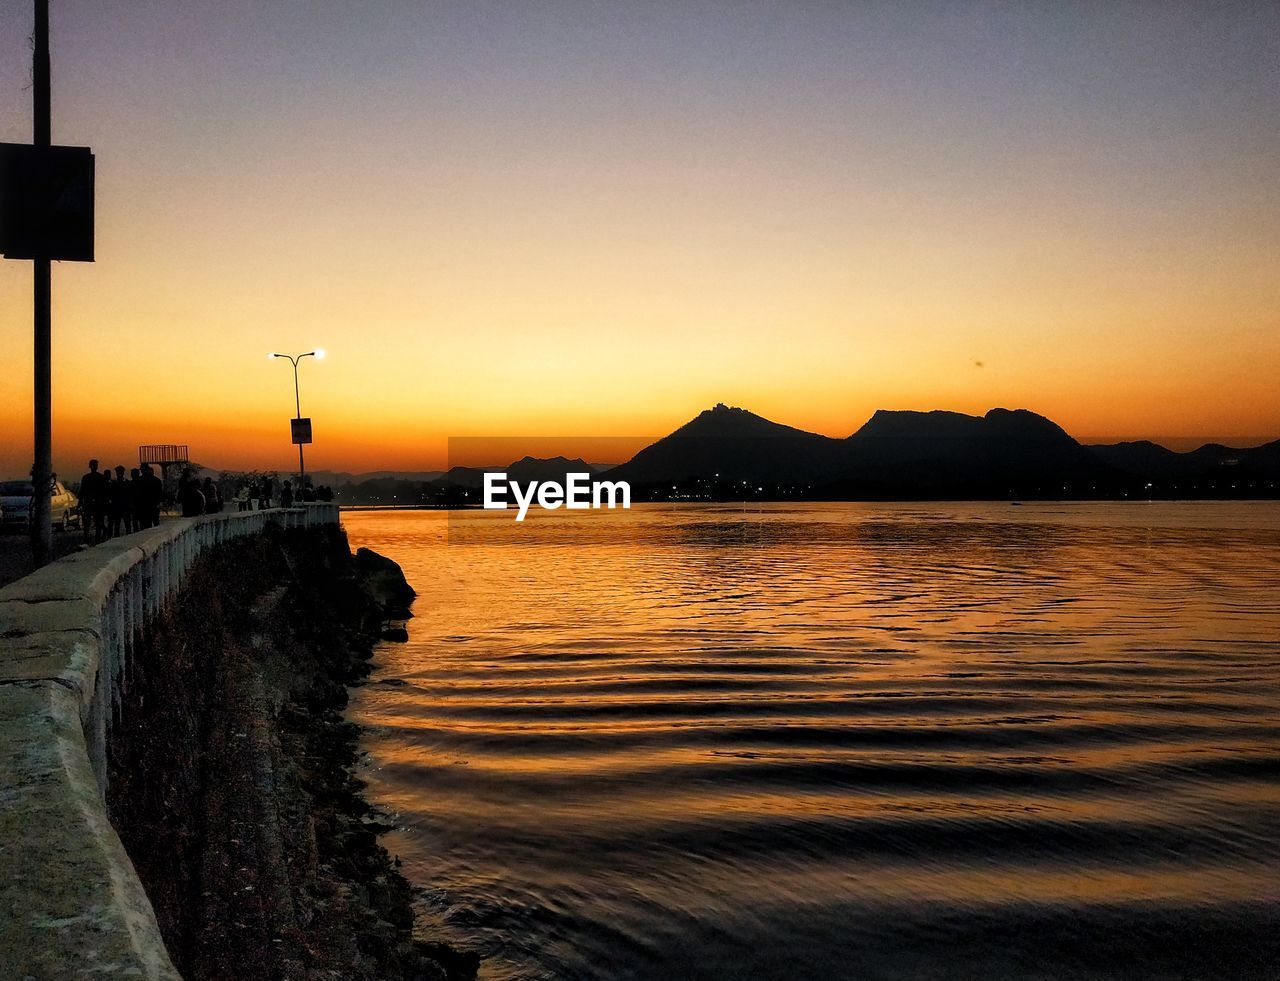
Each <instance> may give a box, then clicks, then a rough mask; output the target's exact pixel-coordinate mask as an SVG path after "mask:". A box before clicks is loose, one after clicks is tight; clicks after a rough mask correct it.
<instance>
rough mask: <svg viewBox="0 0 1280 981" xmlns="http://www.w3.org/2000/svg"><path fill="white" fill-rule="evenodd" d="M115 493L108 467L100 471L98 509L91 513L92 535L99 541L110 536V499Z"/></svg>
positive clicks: (103, 540)
mask: <svg viewBox="0 0 1280 981" xmlns="http://www.w3.org/2000/svg"><path fill="white" fill-rule="evenodd" d="M115 495H116V489H115V484H114V482H113V481H112V479H111V468H110V467H108V468H107V469H106V470H104V471H102V483H101V484H99V485H98V509H97V510H96V511H95V512H94V514H93V528H94V535H95V536H96V537H97V539H98V541H99V542H105V541H106V540H107V539H108V538H110V537H111V501H112V499H113V498H114V497H115Z"/></svg>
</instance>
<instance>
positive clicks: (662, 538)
mask: <svg viewBox="0 0 1280 981" xmlns="http://www.w3.org/2000/svg"><path fill="white" fill-rule="evenodd" d="M343 523H344V524H345V525H346V527H347V530H348V533H349V535H350V538H351V542H352V545H353V546H358V545H368V546H370V547H372V548H374V549H376V550H377V551H379V552H382V553H384V554H386V555H389V556H390V557H392V558H394V559H395V560H396V561H398V562H400V563H401V565H402V566H403V567H404V570H405V573H406V575H407V576H408V578H409V580H410V582H411V583H412V584H413V585H414V586H415V588H417V590H418V591H419V594H420V595H419V599H418V601H417V604H416V605H415V607H414V612H415V614H416V618H415V619H414V620H412V621H411V622H410V624H409V642H408V643H406V644H402V645H383V646H382V647H381V648H380V650H379V653H378V657H377V663H378V665H379V668H378V670H377V671H376V672H375V674H374V675H373V677H372V678H371V680H370V683H369V684H368V685H366V686H365V687H363V688H361V689H359V690H358V691H357V692H356V693H355V694H354V696H353V703H352V716H353V717H354V718H355V719H357V720H358V721H360V722H362V723H364V724H365V725H367V726H368V727H369V735H368V738H367V740H366V749H367V750H368V751H369V764H368V766H367V767H366V769H365V772H364V773H363V776H365V777H366V778H367V779H368V780H369V781H370V785H371V786H370V794H371V796H372V797H373V799H374V800H376V801H377V802H378V803H380V804H381V805H383V806H384V807H386V808H387V809H388V810H390V811H392V812H394V813H395V814H396V815H397V823H398V824H399V826H400V828H401V830H399V831H397V832H394V833H392V834H391V835H389V836H388V837H387V839H386V844H387V845H388V847H389V848H390V849H391V850H392V851H393V852H396V853H398V854H399V855H400V857H401V858H402V860H403V861H404V871H405V872H406V874H407V875H408V876H409V878H410V879H411V880H412V881H413V882H414V883H415V884H417V885H420V886H423V887H425V891H424V893H423V895H422V898H421V901H420V902H421V910H420V912H421V914H422V920H423V921H424V922H426V923H429V924H431V925H432V926H433V927H434V928H435V929H436V930H437V931H438V932H439V933H442V934H443V935H445V936H446V937H448V938H452V939H454V940H455V941H458V942H461V943H463V944H464V945H467V946H471V947H474V948H478V949H479V950H480V951H481V952H482V953H483V954H484V956H485V958H486V960H485V964H484V967H483V969H482V977H485V978H491V979H514V978H600V979H605V978H608V979H613V978H620V979H625V978H636V979H664V981H666V979H681V978H690V979H697V978H735V979H747V978H765V979H771V978H777V979H798V978H813V979H820V978H850V979H860V981H878V979H895V981H897V979H905V978H910V979H933V978H955V979H959V978H966V979H968V978H972V979H986V978H1020V979H1021V978H1027V979H1033V978H1045V979H1050V978H1052V979H1084V978H1090V979H1092V978H1125V979H1130V978H1139V979H1147V978H1149V979H1157V978H1158V979H1169V978H1188V979H1190V978H1222V979H1233V981H1234V979H1241V978H1278V977H1280V505H1278V504H1275V503H1257V504H1250V503H1229V504H1213V503H1195V504H1138V503H1133V504H1123V505H1115V504H1071V505H1061V504H1027V505H1025V506H1022V507H1012V506H1010V505H1008V504H954V505H952V504H947V505H919V504H915V505H872V504H832V505H806V506H788V505H773V506H769V505H766V506H763V507H761V506H758V505H751V506H749V507H748V508H747V509H743V507H742V506H741V505H737V506H721V505H700V506H697V505H695V506H677V505H648V506H641V507H637V508H635V509H633V510H632V511H630V512H616V513H605V512H585V513H579V514H575V515H574V516H573V517H570V516H568V515H566V514H565V513H564V512H553V513H544V514H541V515H539V514H533V515H531V520H530V521H529V522H528V523H527V527H519V526H516V525H515V524H514V522H512V521H511V518H510V515H509V514H502V513H497V512H466V513H453V514H449V515H446V514H443V513H438V512H437V513H429V512H350V513H344V515H343ZM451 530H452V532H453V535H452V541H453V544H449V542H450V540H451V536H450V531H451Z"/></svg>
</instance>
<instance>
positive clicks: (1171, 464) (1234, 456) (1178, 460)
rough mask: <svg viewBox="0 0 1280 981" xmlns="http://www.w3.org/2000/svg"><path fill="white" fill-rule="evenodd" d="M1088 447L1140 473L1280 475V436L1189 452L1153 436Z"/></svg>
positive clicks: (1132, 472)
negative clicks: (1162, 443)
mask: <svg viewBox="0 0 1280 981" xmlns="http://www.w3.org/2000/svg"><path fill="white" fill-rule="evenodd" d="M1087 449H1088V450H1089V451H1090V452H1092V453H1094V454H1095V455H1097V456H1098V457H1099V458H1100V459H1102V460H1104V461H1106V462H1107V464H1108V465H1110V466H1112V467H1114V468H1115V469H1116V470H1119V471H1121V472H1122V473H1126V474H1130V475H1133V476H1138V477H1147V478H1164V479H1175V478H1177V479H1181V480H1183V481H1186V480H1216V479H1219V478H1222V479H1228V480H1231V479H1234V480H1249V479H1256V480H1267V479H1276V478H1280V440H1273V441H1272V442H1270V443H1264V444H1263V445H1261V446H1254V447H1249V448H1246V449H1236V448H1233V447H1230V446H1223V445H1222V444H1221V443H1205V444H1204V446H1201V447H1199V448H1198V449H1195V450H1191V451H1190V452H1187V453H1176V452H1174V451H1173V450H1170V449H1168V448H1166V447H1163V446H1160V445H1159V444H1158V443H1152V442H1151V441H1150V440H1136V441H1133V442H1124V443H1107V444H1101V445H1096V446H1089V447H1087Z"/></svg>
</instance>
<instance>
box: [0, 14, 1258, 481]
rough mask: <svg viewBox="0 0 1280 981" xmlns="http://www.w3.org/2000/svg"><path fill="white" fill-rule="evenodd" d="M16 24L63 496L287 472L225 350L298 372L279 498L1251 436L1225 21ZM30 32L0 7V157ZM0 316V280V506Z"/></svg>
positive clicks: (1254, 169) (13, 356) (1253, 362)
mask: <svg viewBox="0 0 1280 981" xmlns="http://www.w3.org/2000/svg"><path fill="white" fill-rule="evenodd" d="M54 6H55V9H54V24H53V59H54V60H53V65H54V111H55V121H54V138H55V140H56V141H59V142H65V143H79V144H87V145H91V146H93V147H94V148H95V151H96V152H97V154H98V157H97V165H98V221H97V226H98V239H97V262H96V263H94V264H71V263H65V264H61V265H58V266H55V269H54V370H55V387H54V393H55V412H54V426H55V428H54V435H55V451H54V455H55V465H56V466H57V467H58V468H59V469H60V470H62V471H63V472H75V473H78V472H79V471H80V470H81V469H82V468H83V461H84V459H86V458H87V457H88V456H89V455H96V456H99V457H101V458H103V459H104V460H105V461H107V462H110V463H113V464H114V463H115V462H117V461H119V462H126V463H127V462H129V461H130V460H131V459H133V458H135V457H136V446H137V444H138V443H141V442H180V443H187V444H189V445H190V446H191V450H192V456H193V458H195V459H198V460H199V461H201V462H203V463H206V464H208V465H213V466H219V467H277V468H281V469H287V468H289V467H290V466H292V465H293V464H294V463H295V462H296V453H295V452H294V450H293V448H292V447H291V446H290V445H289V443H288V418H289V417H290V416H291V415H292V414H293V390H292V376H291V372H290V370H289V367H288V365H287V363H286V362H281V361H277V362H274V363H272V362H269V361H268V360H267V359H266V357H265V355H266V352H267V351H268V350H272V349H274V350H285V351H290V352H297V351H302V350H309V349H311V348H313V347H316V346H322V347H325V348H326V349H327V350H328V354H329V356H328V358H327V359H326V360H325V361H324V362H321V363H316V362H312V361H306V362H304V363H303V366H302V397H303V411H304V414H307V415H310V416H312V417H313V418H314V420H315V431H316V443H315V444H314V446H312V447H311V448H310V450H309V452H308V466H309V468H314V469H339V470H372V469H393V468H394V469H427V468H434V467H437V466H441V465H443V464H444V462H445V445H446V439H447V438H448V437H450V436H468V435H474V436H503V435H512V436H518V435H526V434H534V435H536V434H542V435H565V434H567V435H581V436H603V435H612V434H622V435H636V436H639V435H652V436H657V435H661V434H664V433H666V432H668V431H670V430H671V429H673V428H674V427H676V426H678V425H680V424H681V423H683V422H685V421H687V420H688V419H689V418H690V417H692V416H693V415H695V414H696V413H697V412H698V411H700V410H701V409H704V408H706V407H708V406H710V405H712V404H713V403H715V402H718V401H724V402H727V403H730V404H735V405H742V406H744V407H747V408H750V409H752V410H753V411H756V412H758V413H760V414H762V415H765V416H767V417H770V418H773V419H775V420H777V421H780V422H784V423H787V424H790V425H794V426H799V427H802V428H806V429H812V430H815V431H818V432H823V433H827V434H830V435H835V436H844V435H848V434H849V433H850V432H852V431H853V430H855V429H856V428H857V427H858V426H860V425H861V424H862V423H863V422H864V421H865V420H866V418H867V417H868V416H869V415H870V414H871V413H872V412H873V411H874V410H875V409H876V408H880V407H884V408H921V409H923V408H947V409H955V410H959V411H965V412H975V413H979V412H983V411H985V410H986V409H988V408H990V407H992V406H995V405H1002V406H1008V407H1026V408H1031V409H1033V410H1035V411H1038V412H1041V413H1043V414H1045V415H1047V416H1049V417H1050V418H1052V419H1054V420H1055V421H1057V422H1058V423H1060V424H1061V425H1063V426H1064V427H1065V428H1066V429H1067V430H1068V431H1069V432H1071V433H1073V434H1074V435H1077V436H1080V437H1095V436H1121V435H1123V436H1137V435H1149V436H1153V437H1176V436H1201V435H1203V436H1219V437H1221V436H1252V437H1265V436H1270V437H1274V436H1277V435H1280V394H1277V388H1276V383H1275V379H1276V377H1277V369H1280V277H1278V276H1277V274H1276V270H1277V268H1280V205H1278V204H1277V194H1276V190H1275V188H1276V187H1277V186H1280V136H1278V135H1277V134H1278V133H1280V126H1278V125H1276V124H1277V119H1276V104H1275V100H1274V93H1273V92H1271V91H1270V90H1269V88H1268V86H1267V84H1266V79H1267V78H1268V77H1270V78H1271V79H1272V80H1274V63H1275V57H1276V55H1277V52H1276V51H1275V50H1274V48H1275V43H1274V40H1273V39H1274V38H1275V37H1277V36H1280V34H1278V33H1277V30H1276V28H1277V27H1280V24H1277V16H1276V14H1275V11H1274V10H1268V8H1267V7H1266V6H1265V5H1255V6H1245V5H1242V6H1239V7H1233V6H1231V5H1227V6H1225V7H1223V8H1222V9H1221V10H1218V11H1217V12H1216V13H1211V12H1203V11H1202V12H1200V13H1198V14H1193V11H1195V10H1196V9H1197V8H1194V7H1185V8H1184V7H1180V6H1178V5H1176V4H1175V5H1170V7H1169V12H1168V13H1166V14H1164V15H1163V19H1161V18H1159V17H1153V16H1151V12H1150V11H1149V10H1148V11H1145V12H1143V11H1139V10H1137V9H1136V8H1135V9H1133V10H1132V11H1130V12H1129V14H1125V13H1123V12H1117V11H1106V10H1102V9H1099V10H1095V11H1092V12H1086V11H1080V12H1077V13H1075V14H1071V15H1066V14H1062V13H1059V14H1054V15H1052V16H1050V15H1048V14H1044V13H1041V14H1036V13H1035V12H1032V11H1029V10H1028V11H1017V10H1006V11H993V10H989V9H987V8H981V7H977V6H975V7H973V8H961V7H959V6H958V5H957V6H955V7H954V8H953V9H952V8H945V7H943V8H937V9H933V8H924V7H921V8H916V11H915V14H914V15H912V14H909V13H903V12H901V11H899V12H895V9H894V7H893V6H892V5H890V6H886V7H884V8H881V7H877V6H875V5H869V6H868V7H867V8H866V9H865V10H862V11H854V10H832V9H826V8H825V7H824V8H819V7H818V6H816V5H815V6H813V7H809V6H806V5H797V6H796V7H795V8H794V9H785V10H779V9H773V8H765V7H755V6H750V5H748V6H743V5H723V6H721V5H714V4H713V5H709V6H708V7H707V8H706V9H703V8H701V7H699V8H697V9H696V10H690V11H682V10H680V9H678V8H671V9H667V8H662V9H661V10H659V9H658V8H654V9H653V10H652V11H650V12H649V13H647V14H641V13H638V12H637V11H636V10H635V8H634V6H633V7H630V8H628V7H627V6H626V5H618V6H616V7H614V6H612V5H608V4H605V5H592V6H590V7H585V6H579V5H573V4H561V3H549V4H547V5H545V7H543V8H540V9H539V10H536V11H534V10H528V9H524V8H523V7H522V6H520V5H513V6H512V7H510V8H497V9H495V8H486V12H483V13H482V12H478V11H475V10H472V9H470V8H468V7H466V5H448V4H446V5H443V6H442V7H441V8H439V9H435V8H433V9H432V10H430V11H423V10H418V9H417V8H416V7H415V8H414V11H413V12H410V11H409V10H408V9H407V8H406V9H401V8H400V7H399V5H394V6H396V7H397V17H398V19H395V20H393V19H392V18H390V16H389V15H387V14H385V12H381V11H380V12H379V13H377V14H374V15H370V16H368V17H366V18H364V19H359V20H357V18H356V15H355V13H354V12H353V10H354V8H352V6H351V5H344V4H339V3H321V4H317V5H316V7H315V9H313V10H312V9H309V10H307V11H302V10H270V11H264V10H263V9H262V5H260V4H251V3H247V2H239V0H237V2H233V3H228V4H226V5H216V6H217V12H216V13H215V12H213V11H212V10H209V9H206V8H208V7H209V6H210V5H200V4H195V3H177V4H173V5H171V6H170V5H166V9H165V10H161V11H157V10H146V11H142V10H125V11H123V12H122V11H113V12H110V13H109V14H108V12H104V11H103V10H102V9H101V8H99V7H96V6H95V5H93V4H90V3H88V2H87V0H85V2H62V3H58V4H55V5H54ZM140 6H145V5H140ZM962 11H963V12H962ZM1214 17H1217V18H1219V20H1218V21H1215V22H1213V23H1207V22H1208V21H1209V20H1212V19H1213V18H1214ZM29 31H30V11H29V10H27V9H26V5H22V4H19V5H9V6H7V7H6V9H5V12H4V13H3V15H2V16H0V43H2V44H3V49H2V50H0V65H4V66H5V67H4V69H3V74H0V114H2V115H0V124H2V125H0V138H3V139H5V140H11V141H26V140H28V139H29V138H30V115H29V113H30V108H29V100H30V91H29V88H28V87H27V86H28V84H29V75H28V66H29V51H28V49H27V42H26V37H27V34H28V33H29ZM1268 66H1270V68H1268ZM1268 72H1270V74H1268ZM30 290H31V272H30V263H25V262H13V261H3V262H0V345H3V350H4V352H5V355H4V362H3V372H2V377H0V470H2V471H3V473H0V475H4V476H7V475H10V474H18V473H25V472H26V470H27V468H28V467H29V466H30V457H31V450H30V431H31V414H30V413H31V410H30V400H31V379H30V375H31V341H30V302H31V301H30ZM565 449H566V451H568V452H572V449H573V447H572V446H571V445H566V447H565Z"/></svg>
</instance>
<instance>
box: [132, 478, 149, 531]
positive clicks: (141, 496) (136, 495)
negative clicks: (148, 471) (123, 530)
mask: <svg viewBox="0 0 1280 981" xmlns="http://www.w3.org/2000/svg"><path fill="white" fill-rule="evenodd" d="M146 493H147V488H146V484H145V483H144V482H143V479H142V471H141V470H139V469H138V468H137V467H134V468H133V469H132V470H130V471H129V507H130V509H131V510H132V512H133V530H134V531H140V530H142V529H143V528H150V527H151V523H150V522H149V521H148V520H147V502H146Z"/></svg>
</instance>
